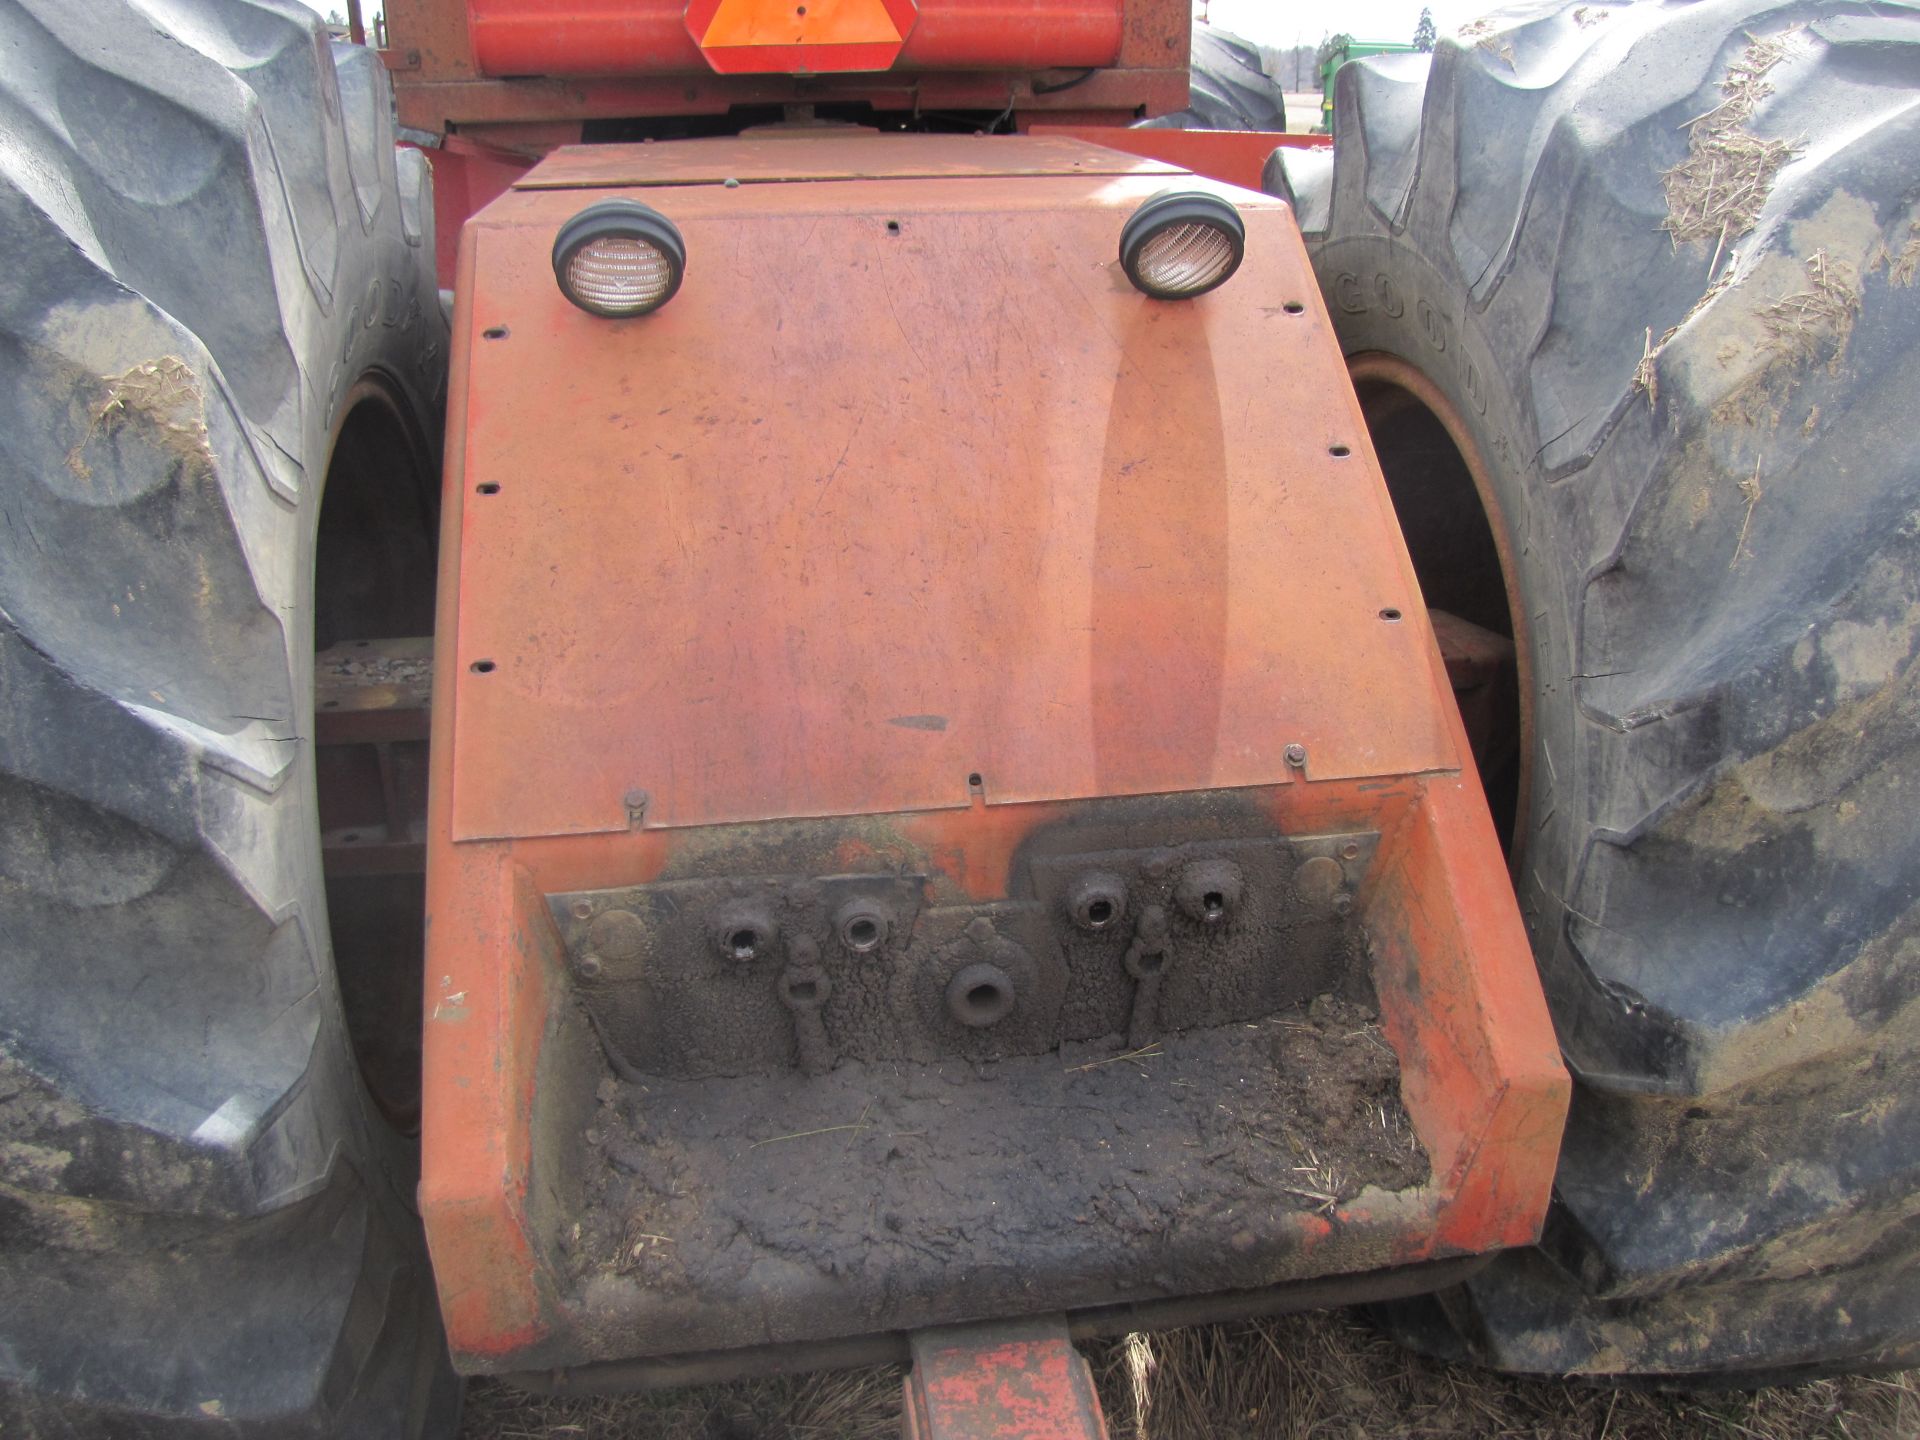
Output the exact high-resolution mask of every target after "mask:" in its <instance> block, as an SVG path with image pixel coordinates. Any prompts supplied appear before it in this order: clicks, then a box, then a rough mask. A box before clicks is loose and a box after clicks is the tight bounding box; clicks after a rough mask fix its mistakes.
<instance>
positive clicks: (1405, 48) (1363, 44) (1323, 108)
mask: <svg viewBox="0 0 1920 1440" xmlns="http://www.w3.org/2000/svg"><path fill="white" fill-rule="evenodd" d="M1417 48H1418V47H1417V46H1414V45H1404V44H1401V43H1399V42H1397V41H1392V40H1356V39H1354V38H1353V37H1352V36H1351V35H1335V36H1334V37H1333V38H1332V39H1331V40H1329V41H1327V42H1326V43H1325V44H1324V45H1322V46H1321V47H1320V54H1319V60H1320V124H1319V125H1318V126H1317V127H1316V133H1317V134H1321V135H1331V134H1332V133H1333V77H1334V74H1335V73H1336V72H1337V71H1338V70H1339V69H1340V67H1341V66H1342V65H1344V64H1346V63H1347V62H1348V61H1349V60H1360V59H1363V58H1365V57H1366V56H1368V55H1407V54H1411V53H1412V52H1413V51H1414V50H1415V49H1417Z"/></svg>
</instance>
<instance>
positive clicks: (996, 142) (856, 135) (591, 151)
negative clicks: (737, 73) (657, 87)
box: [514, 129, 1186, 212]
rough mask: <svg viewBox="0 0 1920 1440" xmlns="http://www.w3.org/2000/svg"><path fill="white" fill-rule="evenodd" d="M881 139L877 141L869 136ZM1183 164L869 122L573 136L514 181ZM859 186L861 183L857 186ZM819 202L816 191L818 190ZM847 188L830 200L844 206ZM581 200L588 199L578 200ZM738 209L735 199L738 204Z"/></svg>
mask: <svg viewBox="0 0 1920 1440" xmlns="http://www.w3.org/2000/svg"><path fill="white" fill-rule="evenodd" d="M876 141H879V142H880V143H878V144H876V143H875V142H876ZM1185 173H1186V168H1185V167H1184V166H1181V165H1176V164H1172V163H1169V162H1167V161H1162V160H1149V159H1141V158H1140V157H1139V156H1136V155H1128V154H1124V153H1122V152H1120V151H1117V150H1108V149H1102V148H1100V147H1099V146H1097V145H1089V144H1087V143H1085V142H1084V141H1082V140H1075V139H1048V140H1042V139H1031V140H1023V141H1021V142H1020V143H1019V144H1017V145H1008V144H1007V143H1006V137H1004V136H994V135H916V136H914V137H913V138H912V139H911V140H902V139H895V138H892V137H884V136H877V135H874V134H873V133H872V132H870V131H845V132H836V131H832V130H827V131H824V132H822V131H819V130H805V129H797V130H774V131H761V132H757V133H754V134H749V135H742V136H738V137H729V138H726V139H715V140H681V141H676V142H674V143H673V144H672V145H575V146H569V147H567V148H565V149H562V150H556V151H554V153H553V154H551V155H549V156H548V157H547V158H546V159H545V160H543V161H541V163H540V165H539V167H538V168H537V169H535V170H533V171H531V172H529V173H528V174H526V175H523V176H521V177H520V178H519V179H518V180H516V181H515V182H514V187H515V188H516V189H519V190H615V189H622V188H627V187H654V186H666V185H719V184H721V183H723V182H725V181H728V180H737V181H739V182H740V183H741V184H742V185H763V184H764V185H786V184H793V183H796V182H798V181H803V180H931V179H938V178H941V177H946V176H953V177H978V178H982V179H986V178H994V177H1000V178H1006V179H1013V178H1016V177H1022V176H1025V177H1032V176H1040V175H1061V176H1072V175H1164V176H1166V177H1168V178H1167V179H1166V180H1163V181H1162V182H1161V183H1162V184H1167V185H1170V184H1172V183H1173V181H1174V179H1176V178H1178V177H1180V176H1182V175H1184V174H1185ZM861 193H864V192H861ZM814 201H815V203H820V202H819V197H818V196H815V197H814ZM845 202H846V197H844V196H843V197H842V198H841V199H840V200H839V201H837V202H835V203H836V204H838V205H839V206H840V208H845ZM579 203H581V204H584V203H586V202H585V201H581V202H579ZM1053 203H1055V204H1057V203H1058V199H1057V197H1055V199H1054V201H1053ZM734 208H735V211H736V212H737V211H738V209H739V207H738V206H736V207H734Z"/></svg>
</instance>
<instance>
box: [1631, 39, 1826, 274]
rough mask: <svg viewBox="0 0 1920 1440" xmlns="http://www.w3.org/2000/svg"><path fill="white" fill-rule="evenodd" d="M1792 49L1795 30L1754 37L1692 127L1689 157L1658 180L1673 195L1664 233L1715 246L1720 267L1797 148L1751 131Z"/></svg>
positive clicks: (1669, 198)
mask: <svg viewBox="0 0 1920 1440" xmlns="http://www.w3.org/2000/svg"><path fill="white" fill-rule="evenodd" d="M1792 46H1793V33H1792V32H1791V31H1788V32H1786V33H1784V34H1780V35H1773V36H1769V37H1766V38H1764V39H1758V40H1756V39H1753V38H1752V37H1751V36H1749V37H1748V42H1747V48H1746V49H1745V50H1744V51H1742V52H1741V54H1740V57H1739V58H1738V59H1737V60H1735V61H1734V62H1733V64H1732V65H1730V66H1729V67H1728V68H1727V75H1726V78H1725V79H1724V80H1722V81H1721V82H1720V93H1721V95H1722V96H1724V97H1725V98H1724V99H1723V100H1722V101H1721V102H1720V103H1719V104H1718V105H1716V106H1715V107H1714V108H1713V109H1711V110H1709V111H1708V112H1707V113H1706V114H1704V115H1698V116H1695V117H1694V118H1693V119H1692V120H1689V121H1688V122H1687V125H1686V129H1687V158H1686V159H1685V160H1683V161H1681V162H1680V163H1679V164H1678V165H1676V166H1674V167H1673V168H1672V169H1671V170H1669V171H1667V172H1666V173H1665V174H1663V175H1662V176H1661V177H1660V178H1661V181H1662V182H1663V184H1664V185H1665V187H1666V193H1667V218H1666V221H1665V224H1664V228H1665V229H1667V230H1668V231H1670V232H1671V233H1672V235H1673V243H1674V244H1675V245H1676V246H1678V245H1684V244H1687V243H1688V242H1690V241H1693V240H1708V239H1712V240H1715V242H1716V244H1715V251H1716V256H1715V265H1717V264H1718V252H1719V251H1720V250H1724V249H1725V248H1726V246H1727V243H1728V242H1729V241H1732V240H1738V239H1739V238H1740V237H1741V236H1742V235H1745V234H1746V233H1747V232H1748V231H1749V230H1751V229H1752V228H1753V224H1754V221H1755V220H1757V219H1758V218H1759V216H1760V209H1761V207H1762V206H1763V205H1764V204H1766V200H1767V194H1768V192H1769V191H1770V190H1772V188H1773V177H1774V176H1775V175H1776V174H1778V173H1779V170H1780V167H1781V166H1782V165H1784V164H1786V163H1787V161H1788V160H1790V159H1792V158H1793V153H1794V149H1795V147H1794V146H1793V145H1791V144H1789V143H1788V142H1787V141H1784V140H1763V139H1761V138H1760V137H1759V136H1757V135H1755V134H1753V133H1752V132H1751V131H1749V130H1748V129H1747V128H1746V126H1747V121H1748V120H1750V119H1752V118H1753V112H1754V110H1755V108H1756V107H1757V106H1758V105H1759V104H1760V102H1761V101H1762V100H1764V99H1765V98H1766V97H1767V96H1769V95H1771V94H1772V93H1773V86H1772V85H1771V84H1769V83H1768V81H1767V79H1766V75H1767V72H1768V71H1769V70H1771V69H1773V67H1774V66H1776V65H1778V64H1779V63H1780V62H1781V61H1782V60H1784V59H1786V58H1787V56H1788V55H1789V54H1791V53H1792ZM1708 268H1709V270H1710V271H1711V270H1712V269H1713V268H1714V267H1713V266H1709V267H1708Z"/></svg>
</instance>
